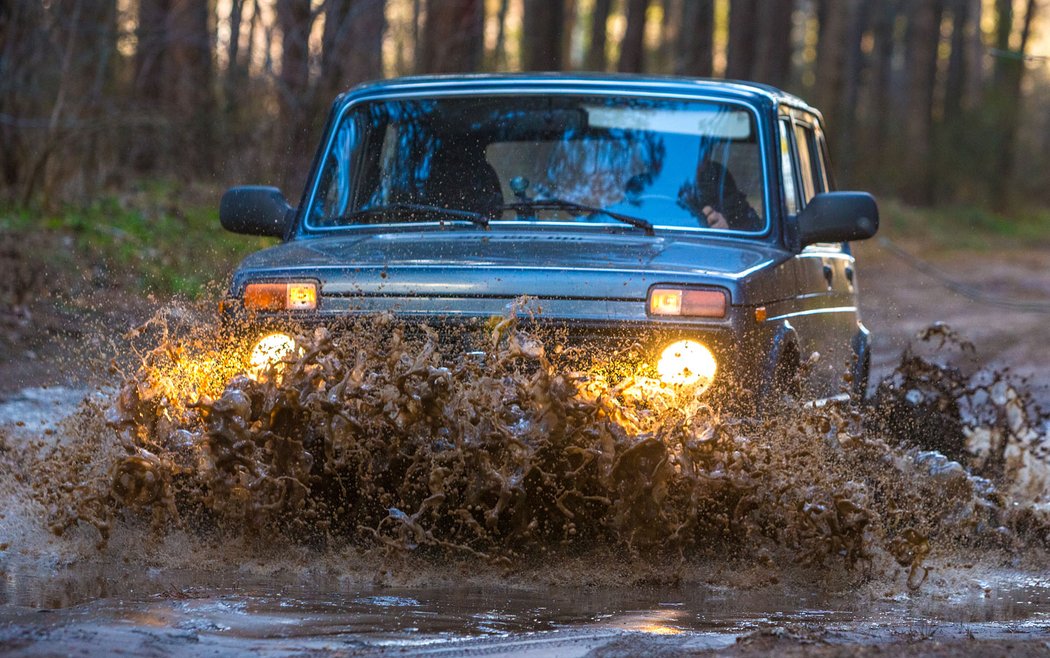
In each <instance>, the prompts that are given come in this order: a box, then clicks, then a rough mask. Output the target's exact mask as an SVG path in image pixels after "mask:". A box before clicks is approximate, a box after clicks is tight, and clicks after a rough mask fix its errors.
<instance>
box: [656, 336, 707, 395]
mask: <svg viewBox="0 0 1050 658" xmlns="http://www.w3.org/2000/svg"><path fill="white" fill-rule="evenodd" d="M717 370H718V363H717V362H716V361H715V355H714V354H712V353H711V350H709V349H707V347H706V346H705V345H703V344H702V343H698V342H696V341H695V340H680V341H677V342H675V343H671V344H670V345H668V346H667V347H665V348H664V351H663V352H661V353H660V360H659V361H658V362H657V364H656V372H657V373H658V374H659V375H660V381H662V382H664V383H665V384H672V385H679V386H699V387H700V390H706V389H707V387H708V386H710V385H711V382H713V381H714V379H715V372H716V371H717Z"/></svg>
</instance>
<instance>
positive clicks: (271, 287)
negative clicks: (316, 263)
mask: <svg viewBox="0 0 1050 658" xmlns="http://www.w3.org/2000/svg"><path fill="white" fill-rule="evenodd" d="M244 308H246V309H249V310H252V311H312V310H314V309H315V308H317V284H316V283H312V282H292V283H249V284H248V285H246V286H245V287H244Z"/></svg>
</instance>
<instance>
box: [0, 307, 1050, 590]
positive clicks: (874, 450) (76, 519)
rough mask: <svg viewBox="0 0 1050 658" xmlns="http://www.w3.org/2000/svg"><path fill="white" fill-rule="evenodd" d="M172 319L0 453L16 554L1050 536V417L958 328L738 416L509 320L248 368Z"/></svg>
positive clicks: (893, 573) (895, 546) (884, 563)
mask: <svg viewBox="0 0 1050 658" xmlns="http://www.w3.org/2000/svg"><path fill="white" fill-rule="evenodd" d="M176 317H179V316H178V314H177V313H174V312H173V311H171V310H169V311H168V312H166V313H163V314H161V315H159V316H158V317H157V318H154V320H152V321H151V322H149V323H147V324H146V325H144V326H143V327H142V328H140V329H138V330H136V331H135V332H133V333H132V334H131V335H130V336H129V337H128V347H127V349H126V352H127V353H128V354H130V355H131V356H132V358H131V359H130V361H128V360H127V359H125V362H126V363H130V366H127V365H125V366H121V365H118V364H117V363H114V364H113V365H112V366H111V377H112V379H113V380H114V381H116V382H119V387H118V388H117V389H116V391H115V392H113V389H109V390H110V391H111V392H110V393H109V394H108V395H107V396H106V397H104V398H100V397H97V396H96V397H95V398H92V399H89V400H88V401H86V402H85V403H84V404H83V405H82V406H81V408H80V410H79V411H78V412H77V413H76V414H75V415H74V416H72V417H71V418H69V419H68V420H67V421H65V423H64V425H63V427H62V428H61V429H60V430H59V431H58V434H57V437H55V438H57V439H58V440H51V439H49V438H47V437H43V438H45V439H47V440H41V441H38V442H35V443H32V444H31V446H30V449H28V450H27V451H23V450H21V449H20V450H17V451H16V450H11V449H7V448H5V447H4V446H2V445H0V469H2V470H3V473H2V477H0V481H2V482H4V483H6V484H4V485H3V486H4V489H5V491H4V492H3V496H4V497H5V498H6V499H7V500H8V504H9V506H8V511H7V512H6V515H7V516H8V519H7V522H8V530H9V531H10V532H9V538H8V539H7V540H6V541H8V542H10V543H11V545H9V546H6V547H4V548H5V549H6V550H7V551H8V552H9V553H8V554H9V555H10V554H13V553H14V552H18V551H21V552H22V553H23V554H31V553H33V552H41V551H43V550H44V545H43V540H41V538H40V536H41V535H42V534H43V533H40V535H38V534H34V533H35V532H36V531H35V530H34V529H35V528H37V527H42V526H46V528H47V530H48V532H49V533H51V535H53V536H52V538H51V539H50V540H49V543H48V544H47V548H46V550H48V551H51V552H52V555H53V556H54V559H56V560H58V561H65V562H83V561H102V562H112V563H117V564H121V565H122V568H126V569H132V570H134V569H137V568H141V567H144V566H149V565H165V566H180V565H181V566H188V565H194V566H198V567H199V566H210V567H215V568H220V569H221V568H229V567H231V566H235V567H236V568H238V569H244V568H245V565H249V564H252V565H264V564H268V565H270V568H279V569H287V568H292V567H293V566H294V565H315V566H316V565H319V564H323V565H325V567H324V568H326V569H331V568H333V566H334V565H338V568H340V569H343V570H345V571H346V572H347V573H356V574H358V575H359V576H360V575H364V577H366V578H373V579H375V580H377V581H381V580H383V579H391V578H400V579H401V581H402V582H404V581H412V580H413V579H422V580H423V581H426V580H427V579H430V578H438V577H439V576H438V575H439V574H440V575H441V576H440V577H450V578H469V577H480V576H478V574H496V575H499V576H500V577H502V578H511V579H513V578H514V577H515V574H518V575H521V574H528V573H531V574H536V573H542V574H544V577H545V578H547V579H557V580H559V581H561V582H573V581H574V580H579V581H585V582H595V581H596V580H597V581H602V582H606V583H608V582H614V583H615V582H617V581H622V582H623V584H637V583H639V582H647V579H648V580H655V581H658V582H664V583H667V582H681V581H683V580H686V581H688V580H696V581H700V580H704V579H705V578H708V577H709V576H710V574H711V573H712V566H711V565H718V569H720V570H721V572H722V573H733V574H751V575H750V576H748V577H752V578H754V577H756V576H755V574H759V575H758V576H757V578H758V581H762V580H763V579H764V580H765V581H767V582H768V581H772V582H776V580H777V579H778V578H783V577H785V574H787V573H788V572H789V571H790V572H792V573H795V574H798V573H801V574H804V575H803V578H804V579H807V580H809V581H813V580H818V581H819V580H822V579H831V578H839V579H845V582H854V583H856V582H860V581H868V582H871V581H873V580H874V581H879V580H880V579H882V580H885V581H886V582H891V581H896V582H897V583H898V584H900V585H901V587H902V588H903V587H904V586H905V585H906V586H907V587H909V588H921V587H923V586H924V583H926V582H927V579H928V576H929V574H930V564H931V563H934V562H936V560H937V559H938V558H939V559H940V561H941V563H951V562H952V561H953V560H955V561H956V562H965V561H967V560H970V561H971V562H972V560H973V559H974V558H973V556H984V557H985V558H986V559H992V560H996V561H999V562H1002V561H1004V560H1005V561H1010V560H1017V559H1019V558H1021V557H1024V556H1029V557H1030V556H1031V555H1034V554H1039V555H1041V554H1042V549H1044V548H1045V546H1046V544H1047V541H1048V537H1050V535H1048V531H1050V507H1048V505H1047V503H1048V501H1047V499H1046V496H1047V492H1048V490H1050V488H1048V484H1050V483H1048V479H1050V468H1048V455H1047V452H1046V451H1047V447H1048V445H1050V440H1048V437H1047V434H1046V433H1047V417H1046V416H1045V415H1044V414H1043V412H1042V411H1040V410H1039V409H1037V408H1036V407H1035V405H1034V404H1033V403H1032V400H1031V398H1030V396H1029V394H1028V393H1027V392H1026V388H1025V385H1024V383H1023V382H1018V381H1015V380H1013V379H1012V378H1011V377H1010V376H1009V375H1008V374H1005V373H995V372H979V373H976V374H973V373H964V372H962V371H960V370H958V369H955V368H952V367H950V366H948V365H945V363H944V361H943V359H940V358H939V357H940V356H941V355H942V354H943V353H945V352H951V351H953V350H954V351H959V350H971V349H972V346H970V345H968V344H967V343H966V342H965V341H963V340H961V339H960V338H959V337H957V336H955V335H954V334H952V332H951V331H950V330H949V329H947V328H946V327H944V326H934V327H932V328H930V329H929V330H927V331H926V332H924V334H923V335H922V336H921V337H920V340H919V342H918V344H917V347H916V348H915V349H912V348H909V350H908V351H906V352H905V354H904V355H903V357H902V360H901V362H900V364H899V366H898V367H897V368H896V370H895V371H894V372H893V373H892V375H890V376H889V377H888V378H886V379H885V380H884V381H882V382H881V383H880V384H879V385H878V387H877V390H876V392H875V395H874V397H873V398H872V400H871V401H869V402H868V403H866V404H862V403H855V402H854V403H841V404H830V405H827V406H824V407H820V408H814V407H812V406H807V405H801V404H789V403H785V404H784V406H783V407H782V408H780V409H778V410H777V411H776V413H771V414H766V415H764V416H741V415H740V414H736V415H727V414H726V413H723V411H722V410H720V409H719V408H718V407H717V405H714V404H712V403H709V402H707V401H705V398H704V397H702V396H699V397H698V396H696V395H694V394H693V393H692V392H690V391H688V390H668V389H665V388H661V387H659V386H656V385H654V384H653V382H652V381H650V380H647V379H645V378H644V377H642V376H640V375H638V374H636V373H632V372H631V371H630V370H629V369H625V368H618V367H610V366H611V361H615V359H616V357H605V358H604V362H602V363H598V364H597V366H596V367H590V368H582V369H574V367H570V365H569V363H570V361H569V360H568V359H566V358H562V356H563V354H564V353H565V352H564V351H563V350H561V348H560V347H558V346H557V341H556V340H553V339H551V338H550V337H547V336H544V335H541V334H539V333H535V332H534V331H532V330H530V329H529V328H528V326H530V325H527V324H522V323H519V321H518V319H517V318H516V317H515V316H513V315H511V316H508V317H506V318H501V319H496V320H494V321H492V322H489V323H487V324H479V325H478V326H475V327H473V328H468V329H464V328H462V327H456V328H455V329H454V330H450V329H449V328H448V327H426V326H419V325H415V324H411V325H410V324H404V323H402V322H400V321H398V320H395V319H394V318H393V317H391V316H376V317H370V318H367V319H361V320H358V321H354V322H352V323H350V324H348V325H346V326H342V327H340V328H339V330H338V331H336V330H331V331H329V330H325V329H316V330H310V331H303V332H301V334H300V335H299V336H298V342H299V346H300V349H299V351H298V352H296V353H292V354H289V355H288V356H287V357H285V359H284V361H283V362H282V363H281V364H279V365H278V366H276V367H275V368H273V369H266V370H262V371H256V372H254V373H249V372H248V368H247V365H246V352H247V349H246V344H245V343H244V342H243V341H241V340H239V339H237V338H231V337H228V336H227V335H225V334H224V333H223V332H222V331H220V330H219V329H218V328H215V327H213V326H210V325H208V324H197V323H194V322H184V323H182V325H181V326H180V323H179V322H175V321H173V319H172V318H176ZM612 365H615V364H612ZM613 372H616V373H617V374H616V375H615V376H614V375H612V374H610V373H613ZM15 517H23V518H21V519H20V520H19V521H18V523H15ZM19 524H21V525H19ZM16 526H17V527H18V528H20V530H18V531H17V532H15V531H12V530H11V528H14V527H16ZM989 555H993V556H994V557H992V558H988V557H987V556H989ZM727 556H731V557H727ZM967 556H969V557H967ZM1025 559H1028V557H1026V558H1025ZM581 565H588V566H587V567H584V566H581ZM701 565H705V566H701ZM574 569H576V570H577V571H573V570H574ZM409 574H412V575H411V576H410V575H409ZM420 574H423V575H420ZM744 577H745V576H743V575H740V576H739V578H740V579H743V578H744ZM730 582H731V583H733V584H736V585H741V584H742V580H739V581H732V579H730Z"/></svg>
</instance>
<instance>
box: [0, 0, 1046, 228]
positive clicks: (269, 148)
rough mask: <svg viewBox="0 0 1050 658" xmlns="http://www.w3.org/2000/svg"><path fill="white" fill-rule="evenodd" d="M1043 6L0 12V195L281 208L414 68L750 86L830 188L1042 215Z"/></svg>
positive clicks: (920, 2)
mask: <svg viewBox="0 0 1050 658" xmlns="http://www.w3.org/2000/svg"><path fill="white" fill-rule="evenodd" d="M1047 4H1050V3H1048V2H1046V0H7V1H6V2H4V3H0V196H3V197H5V198H6V199H7V202H8V203H15V204H45V205H46V204H54V203H58V202H64V201H73V202H77V201H83V200H87V199H90V198H92V197H93V196H94V195H97V194H99V193H101V192H104V191H107V190H113V189H119V188H120V187H121V186H125V185H128V184H129V183H131V182H133V181H137V180H142V179H169V178H170V179H182V180H205V181H209V182H214V183H215V184H216V185H224V184H228V183H233V182H249V181H250V182H260V183H273V184H279V185H283V186H284V187H285V190H286V192H287V193H288V194H289V196H290V197H292V198H294V197H295V196H296V194H297V193H298V190H297V189H296V188H297V187H298V186H300V185H301V184H302V181H303V178H304V176H305V174H306V170H307V168H308V166H309V161H310V158H311V157H312V153H313V149H314V148H315V145H316V142H317V139H318V136H319V133H320V130H321V126H322V125H323V121H324V119H325V116H326V113H327V109H328V107H329V106H330V104H331V102H332V100H333V99H334V97H335V96H336V95H337V94H338V93H340V92H341V91H343V90H345V89H347V88H349V87H351V86H353V85H355V84H358V83H360V82H363V81H366V80H371V79H377V78H383V77H391V76H398V75H410V74H414V73H450V72H467V71H523V70H524V71H540V70H565V71H586V70H602V71H621V72H632V73H633V72H639V73H650V74H677V75H687V76H714V77H727V78H740V79H750V80H757V81H760V82H766V83H769V84H772V85H775V86H779V87H782V88H784V89H786V90H788V91H790V92H793V93H795V94H798V95H799V96H801V97H803V98H805V99H806V100H808V101H810V102H812V103H814V104H816V105H817V106H818V107H819V108H820V109H821V110H822V111H823V112H824V115H825V118H826V121H827V126H828V131H829V133H830V134H831V137H832V148H833V151H834V152H833V154H832V155H833V160H834V163H835V165H836V169H837V172H838V176H839V181H838V182H839V185H840V187H844V186H848V187H860V188H867V189H872V190H875V191H877V192H880V193H882V194H888V195H893V196H898V197H901V198H903V199H904V200H906V201H908V202H910V203H914V204H921V205H928V204H941V203H974V204H980V205H986V206H989V207H995V208H1003V207H1006V206H1008V205H1011V204H1013V205H1043V206H1045V205H1050V185H1047V178H1048V176H1047V172H1048V171H1050V109H1048V108H1050V66H1048V64H1047V60H1046V59H1045V56H1046V55H1047V54H1050V45H1048V44H1050V40H1048V37H1050V34H1048V31H1047V29H1046V26H1048V25H1050V7H1048V6H1046V5H1047Z"/></svg>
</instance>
